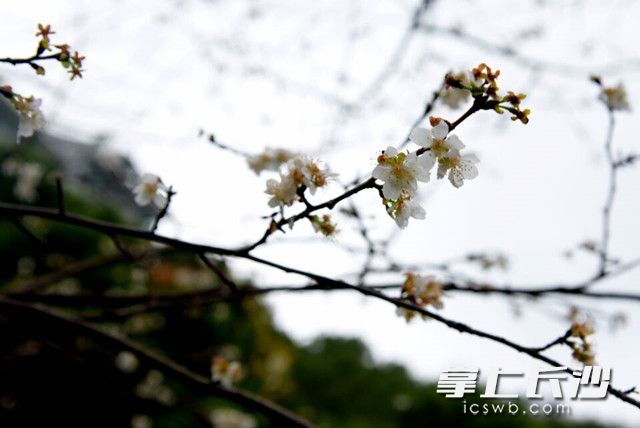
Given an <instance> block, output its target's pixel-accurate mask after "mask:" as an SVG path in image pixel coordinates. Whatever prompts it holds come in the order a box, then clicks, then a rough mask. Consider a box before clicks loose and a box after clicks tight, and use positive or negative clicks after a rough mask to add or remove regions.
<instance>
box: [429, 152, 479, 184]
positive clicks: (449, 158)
mask: <svg viewBox="0 0 640 428" xmlns="http://www.w3.org/2000/svg"><path fill="white" fill-rule="evenodd" d="M478 162H479V159H478V157H477V156H476V155H461V154H460V152H459V151H457V150H454V151H451V152H449V153H447V154H446V155H444V156H442V157H440V158H439V159H438V178H443V177H444V176H445V175H446V174H447V172H449V181H450V182H451V184H453V186H454V187H456V188H459V187H462V185H463V184H464V180H472V179H474V178H476V177H477V176H478V167H477V166H476V164H477V163H478Z"/></svg>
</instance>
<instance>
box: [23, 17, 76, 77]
mask: <svg viewBox="0 0 640 428" xmlns="http://www.w3.org/2000/svg"><path fill="white" fill-rule="evenodd" d="M52 34H55V31H53V30H52V29H51V25H48V24H47V25H42V24H38V31H37V32H36V37H38V38H39V40H38V48H37V51H36V55H35V57H33V59H32V61H30V62H29V65H30V66H31V68H33V69H34V70H35V71H36V73H37V74H38V75H44V73H45V70H44V67H42V66H41V65H39V64H37V63H36V62H35V61H37V60H38V59H43V56H42V54H43V53H45V52H53V54H52V55H51V56H48V57H46V58H54V59H57V60H58V61H59V62H60V64H61V65H62V67H64V68H65V69H66V70H67V71H68V72H69V74H70V75H71V77H70V79H71V80H73V79H75V78H76V77H80V78H82V72H83V71H84V70H83V69H82V61H83V60H84V59H85V57H84V56H82V55H80V54H79V53H78V51H74V52H73V54H71V46H69V45H68V44H66V43H63V44H59V45H52V44H51V40H50V38H49V36H50V35H52ZM52 46H53V47H52ZM53 48H55V49H56V51H54V49H53Z"/></svg>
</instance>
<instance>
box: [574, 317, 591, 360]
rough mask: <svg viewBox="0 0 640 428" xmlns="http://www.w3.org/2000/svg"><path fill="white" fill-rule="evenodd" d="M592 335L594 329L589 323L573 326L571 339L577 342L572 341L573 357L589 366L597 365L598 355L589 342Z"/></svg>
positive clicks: (577, 323) (576, 323)
mask: <svg viewBox="0 0 640 428" xmlns="http://www.w3.org/2000/svg"><path fill="white" fill-rule="evenodd" d="M592 334H593V327H591V326H590V325H589V324H587V323H579V322H575V323H573V324H572V325H571V338H575V340H572V341H570V344H571V347H572V348H573V354H572V356H573V358H575V359H576V360H578V361H580V362H581V363H583V364H584V365H587V366H592V365H595V364H596V361H595V358H596V354H595V351H594V349H593V345H592V344H591V342H590V340H589V336H590V335H592Z"/></svg>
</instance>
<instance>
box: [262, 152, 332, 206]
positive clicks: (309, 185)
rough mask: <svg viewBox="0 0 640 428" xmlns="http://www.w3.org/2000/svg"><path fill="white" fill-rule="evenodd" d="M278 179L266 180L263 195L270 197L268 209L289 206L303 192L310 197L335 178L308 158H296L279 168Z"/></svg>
mask: <svg viewBox="0 0 640 428" xmlns="http://www.w3.org/2000/svg"><path fill="white" fill-rule="evenodd" d="M279 174H280V179H279V180H278V179H274V178H270V179H269V180H267V189H266V190H265V193H266V194H267V195H270V196H271V199H269V206H270V207H281V208H282V207H284V206H291V205H293V203H294V202H296V201H298V200H299V199H300V198H301V197H303V196H302V195H304V192H305V190H307V189H309V192H311V194H312V195H314V194H315V193H316V190H317V189H319V188H321V187H325V186H326V185H327V184H329V180H331V178H333V177H334V176H335V174H332V173H330V172H329V170H328V169H326V168H323V167H321V166H320V164H319V163H318V162H317V161H315V160H313V159H311V158H308V157H296V158H293V159H290V160H289V161H288V162H287V163H286V164H285V165H283V166H281V167H280V168H279Z"/></svg>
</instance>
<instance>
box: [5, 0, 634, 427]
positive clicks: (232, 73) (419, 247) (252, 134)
mask: <svg viewBox="0 0 640 428" xmlns="http://www.w3.org/2000/svg"><path fill="white" fill-rule="evenodd" d="M414 8H415V2H413V1H410V0H406V1H391V0H389V1H379V2H367V1H364V0H361V1H356V0H354V1H349V2H345V1H340V0H323V1H316V2H300V1H295V0H290V1H284V0H282V1H202V0H184V1H178V0H175V1H162V2H161V1H151V0H148V1H142V0H140V1H127V2H125V1H88V0H87V1H73V0H50V1H47V2H42V1H36V0H32V1H28V0H26V1H21V2H20V3H17V2H12V5H11V6H10V7H5V8H3V18H4V19H3V25H2V27H0V36H1V38H2V40H3V43H2V49H3V52H2V53H1V55H2V56H6V55H14V56H23V54H25V53H30V52H31V51H32V49H33V46H34V41H35V38H32V34H33V33H34V27H35V24H36V23H38V22H48V23H51V24H52V25H53V26H54V28H55V30H57V32H58V34H56V35H55V37H56V39H55V40H59V41H65V42H68V43H69V44H71V45H72V46H74V47H77V48H78V49H79V50H80V51H81V52H82V53H83V54H86V56H87V60H86V69H87V71H86V73H85V78H84V79H83V80H81V81H74V82H71V83H69V82H68V81H67V77H66V76H65V74H64V73H63V72H62V70H58V69H56V67H52V66H49V67H48V71H47V76H46V77H45V78H38V77H36V76H34V73H32V72H31V71H30V70H26V69H18V68H16V69H7V68H6V67H5V68H3V70H2V77H1V81H0V83H2V84H5V83H10V84H12V85H13V87H14V88H15V89H16V90H17V91H19V92H21V93H34V94H36V95H37V96H41V97H42V98H43V99H44V101H43V110H44V111H45V113H46V114H47V116H48V117H49V125H48V129H47V130H48V131H49V132H52V133H56V134H59V135H63V136H73V137H74V138H78V139H81V140H83V141H88V142H90V141H93V140H95V139H96V138H98V137H101V136H106V137H107V138H108V140H107V141H108V142H109V147H110V148H111V149H113V150H114V151H120V152H124V153H127V154H129V155H131V156H132V157H133V159H134V160H135V162H136V164H137V165H138V166H139V168H140V171H141V172H153V173H156V174H159V175H160V176H161V177H162V178H163V180H164V181H165V182H167V183H170V184H172V185H173V186H174V187H175V188H176V189H177V190H178V196H176V198H175V200H174V203H173V205H172V213H173V218H172V221H171V222H168V223H167V224H165V225H164V226H163V227H164V229H163V232H164V233H167V234H175V235H177V236H180V237H182V238H185V239H191V240H195V241H198V242H206V243H212V244H216V245H220V246H224V245H226V246H236V245H239V244H242V243H248V242H251V241H252V240H255V239H256V238H257V237H258V236H260V234H261V232H262V231H263V230H264V227H265V223H264V220H263V219H261V218H260V217H261V216H263V215H266V214H269V212H270V211H269V209H268V207H267V205H266V202H267V197H266V195H264V194H263V190H264V181H265V177H256V176H255V175H254V174H253V173H252V172H251V171H249V170H248V169H247V168H246V163H245V162H244V161H243V160H242V159H240V158H238V157H236V156H234V155H232V154H230V153H226V152H222V151H220V150H218V149H216V148H215V147H212V146H210V145H208V144H207V143H206V141H205V140H203V139H198V138H197V133H198V129H200V128H204V129H205V130H207V131H210V132H213V133H215V134H216V136H217V137H218V138H219V139H220V140H221V141H224V142H225V143H227V144H230V145H233V146H235V147H237V148H239V149H241V150H244V151H248V152H256V153H257V152H259V151H261V150H262V149H263V148H264V147H265V146H270V147H286V148H290V149H294V150H296V151H304V152H309V153H311V154H314V155H316V156H319V157H321V158H322V159H323V160H326V162H327V163H328V164H329V165H330V167H331V169H332V170H333V171H335V172H337V173H339V174H340V176H341V178H343V179H344V180H345V181H348V180H351V179H353V178H354V177H355V176H357V175H358V174H362V173H369V172H370V170H371V169H372V168H373V165H374V162H375V157H376V151H378V150H381V149H384V148H386V147H387V146H388V145H395V144H398V143H399V142H401V141H402V140H403V138H404V136H405V135H406V133H407V132H408V130H409V126H410V124H411V123H412V122H413V121H414V120H415V118H416V117H417V116H419V114H420V112H421V109H422V108H423V105H424V102H425V100H426V99H428V98H429V96H430V94H431V92H432V91H433V90H435V89H436V88H437V87H438V85H439V82H440V80H441V78H442V76H443V75H444V73H445V72H447V71H448V70H461V69H469V68H471V67H473V66H475V65H477V64H478V63H479V62H486V63H488V64H489V65H491V66H494V67H495V68H500V69H501V71H502V74H501V76H500V79H501V81H502V85H501V87H502V88H504V89H513V90H515V91H524V92H526V93H527V94H529V97H528V98H527V100H526V104H527V106H529V107H530V108H531V109H532V111H533V113H532V119H531V122H530V123H529V124H528V125H526V126H523V125H521V124H519V123H513V122H511V121H510V120H509V119H508V117H506V116H505V117H499V116H498V115H496V114H494V113H490V112H483V113H480V114H478V115H476V116H474V117H472V118H471V119H469V120H468V121H467V122H465V123H464V124H463V125H462V126H460V127H459V128H458V129H457V130H456V134H457V135H458V136H459V137H460V138H461V139H462V141H463V142H464V143H465V144H466V145H467V147H468V148H469V149H470V150H472V151H473V152H474V153H476V154H477V155H478V156H479V158H480V160H481V163H480V164H479V169H480V176H479V177H478V178H477V179H476V180H473V181H472V182H469V183H467V184H465V185H464V186H463V187H462V188H461V189H454V188H453V187H452V186H450V185H449V183H448V182H446V181H442V182H431V183H428V184H427V185H424V186H421V187H422V189H423V191H422V192H423V193H421V196H422V197H423V200H424V206H425V208H426V210H427V218H426V219H425V220H424V221H412V222H411V223H410V225H409V227H408V228H407V229H406V230H404V231H403V232H401V233H400V234H399V236H398V237H397V239H396V240H395V241H394V243H393V246H392V250H393V254H394V256H395V257H396V258H397V259H399V260H402V261H407V262H417V263H419V262H438V261H444V260H447V259H449V258H452V257H456V256H460V255H463V254H466V253H468V252H470V251H483V250H489V251H502V252H505V253H506V254H508V255H509V257H510V260H511V267H510V270H509V271H508V272H506V273H491V274H486V273H483V272H480V271H476V270H473V269H466V270H465V269H464V268H463V271H464V272H466V273H469V274H473V275H474V276H475V277H477V278H481V279H485V280H487V281H491V282H492V283H495V284H498V285H501V284H504V285H507V284H508V285H514V286H517V285H530V286H536V285H538V284H539V285H549V284H558V283H562V284H564V283H569V284H570V283H576V282H579V281H581V280H584V279H586V278H587V277H589V276H590V275H592V274H593V273H594V271H595V269H596V268H597V260H596V259H595V258H594V257H592V256H590V255H587V254H584V253H580V252H578V253H576V256H575V257H573V258H572V259H567V258H565V257H563V253H564V252H565V251H566V250H569V249H575V247H576V246H577V245H578V243H580V242H582V241H584V240H585V239H598V237H599V236H600V233H601V230H600V224H601V210H602V205H603V203H604V198H605V191H606V186H607V181H606V179H607V178H606V177H607V168H606V164H605V162H604V149H603V147H604V138H605V134H606V130H607V128H606V126H607V114H606V111H605V109H604V108H603V106H602V105H601V104H599V103H598V102H597V93H598V92H597V88H596V87H595V86H594V85H593V84H592V83H590V82H589V80H588V76H589V74H591V73H592V72H596V73H600V74H601V75H602V77H603V78H604V80H605V82H606V83H610V84H614V83H617V82H618V81H621V80H622V81H624V82H625V84H626V86H627V90H628V93H629V99H630V102H631V104H632V107H635V108H634V111H633V112H631V113H621V114H619V115H618V122H617V127H616V130H615V138H614V148H615V149H614V151H615V152H616V153H618V152H620V153H629V152H634V151H635V152H637V151H638V140H637V137H636V136H637V135H638V134H639V133H640V121H638V116H637V113H636V112H637V110H638V108H640V107H638V104H639V103H637V101H636V100H637V99H638V94H640V84H639V82H638V74H639V73H640V57H638V56H637V51H636V44H635V41H636V40H637V38H638V35H639V34H638V30H637V22H638V18H640V4H639V3H635V2H629V1H612V2H597V1H572V2H546V1H529V2H519V3H518V7H517V8H515V7H514V6H513V2H506V1H504V2H496V1H482V2H480V1H476V2H472V1H459V2H436V3H435V4H434V5H433V6H432V7H431V8H430V9H429V11H428V12H427V13H426V14H425V16H424V18H423V22H424V23H425V24H429V25H437V26H440V27H444V28H459V29H464V31H466V32H468V33H470V34H474V35H476V36H478V37H481V38H482V39H484V40H486V41H487V42H488V44H493V45H496V46H509V47H511V48H513V49H515V50H516V51H517V52H519V54H520V56H516V57H514V56H512V55H505V54H504V52H500V51H498V50H495V49H490V48H487V47H486V46H484V45H482V44H478V43H475V44H474V43H468V42H467V41H462V40H458V39H456V38H454V37H451V36H450V35H449V36H447V35H446V34H440V33H426V32H422V31H417V32H416V33H415V34H414V35H413V37H412V38H410V40H409V42H408V44H407V45H406V49H405V50H404V52H403V53H402V55H399V56H398V57H397V61H394V64H395V65H394V67H393V68H392V69H390V73H389V77H388V79H387V80H385V81H384V84H383V85H382V86H381V87H380V88H379V90H375V91H370V90H368V88H370V87H371V84H372V82H375V81H376V79H377V78H378V76H379V75H380V73H381V72H382V71H384V70H385V69H386V67H387V63H388V61H389V59H390V58H392V57H393V54H394V52H395V49H396V47H397V45H398V43H399V41H400V40H402V38H403V36H404V34H405V31H406V28H407V26H408V23H409V22H410V19H411V15H412V13H413V10H414ZM630 40H631V41H632V43H629V41H630ZM354 103H357V108H353V109H351V110H350V111H349V112H345V109H344V106H345V105H351V104H354ZM434 113H435V114H437V115H442V116H443V117H445V118H449V119H453V118H455V117H457V114H459V113H456V112H454V111H451V110H449V109H447V108H446V107H444V106H442V105H438V107H437V108H436V110H435V111H434ZM638 178H639V171H638V169H637V168H629V169H625V170H622V171H621V173H620V177H619V193H618V197H617V199H616V203H615V207H614V210H613V227H612V240H611V251H612V253H613V254H614V255H615V256H617V257H620V258H621V259H622V260H631V259H633V258H637V257H639V256H640V248H639V246H638V242H639V240H640V217H639V216H638V215H637V212H638V209H639V208H640V203H639V201H638V195H639V194H640V184H639V183H640V181H639V180H638ZM338 192H340V188H339V186H334V187H333V188H330V189H328V190H327V191H325V192H319V193H318V194H317V198H318V200H321V199H324V198H327V197H330V196H332V195H335V194H337V193H338ZM374 193H375V192H374ZM355 201H356V202H357V203H358V206H359V207H360V208H361V209H362V210H363V211H364V212H366V214H367V222H368V224H371V225H372V233H373V234H374V235H375V236H377V237H384V236H387V235H388V234H389V233H390V232H392V231H393V229H394V227H395V225H394V223H393V221H392V220H391V219H389V218H388V217H387V216H386V214H385V213H384V211H383V209H382V207H381V206H380V204H379V199H378V197H377V196H376V195H375V194H362V195H358V196H357V198H356V199H355ZM338 219H340V217H338ZM353 226H354V225H353V224H352V223H351V222H349V221H348V220H345V219H341V223H340V228H341V229H342V233H341V236H340V237H338V238H337V240H336V241H334V242H331V241H329V242H327V241H322V240H318V239H316V240H313V241H308V240H305V238H308V237H310V236H312V233H311V228H310V227H309V225H308V224H303V223H301V224H300V225H299V226H296V228H295V229H294V231H293V232H292V233H289V234H287V236H286V237H284V239H283V238H282V237H278V239H274V240H273V243H271V244H269V245H268V246H266V247H264V248H261V249H259V251H257V254H258V255H260V256H263V257H265V258H269V259H272V260H278V261H280V262H282V263H283V264H287V265H295V266H297V267H300V268H304V269H309V270H312V271H314V272H318V273H322V274H326V275H331V276H340V275H346V274H348V273H350V272H353V271H354V270H356V269H357V266H358V263H359V262H361V261H362V258H361V257H357V256H353V255H352V254H349V253H347V252H345V251H344V250H343V249H342V246H341V244H342V243H347V244H349V245H362V243H361V242H359V241H358V239H357V235H356V234H355V233H354V232H353V231H352V229H353ZM232 267H233V268H235V270H234V272H235V273H236V274H238V275H240V276H243V277H248V278H253V279H254V280H255V282H256V284H258V285H268V284H275V283H279V284H280V283H291V284H303V283H304V282H303V281H302V279H300V278H295V277H292V276H288V275H283V274H279V273H277V272H274V271H272V270H265V269H263V268H259V267H257V266H255V265H251V264H248V263H245V262H243V263H240V262H235V261H234V262H232ZM424 273H429V272H428V271H425V272H424ZM391 278H393V279H395V280H397V281H399V280H400V278H401V277H400V276H395V277H391ZM386 279H389V277H387V278H386ZM638 279H640V273H639V272H632V273H629V274H626V275H623V276H620V277H617V278H616V279H614V280H609V281H605V282H603V283H601V284H598V285H597V286H596V288H597V289H599V290H625V291H633V290H634V289H639V288H640V285H639V284H638ZM638 292H639V293H640V290H638ZM268 301H269V303H270V304H271V306H272V307H273V310H274V315H275V318H276V320H277V322H278V324H279V325H280V326H282V328H283V329H285V330H286V331H287V332H288V333H290V334H291V335H293V336H294V337H296V338H298V339H300V340H303V341H305V340H309V339H311V338H312V337H314V336H315V335H317V334H321V333H332V334H333V333H339V334H348V335H358V336H360V337H362V338H364V339H365V340H366V342H367V343H368V344H369V345H370V346H371V347H372V350H373V352H374V355H375V357H376V358H377V359H379V360H381V361H388V360H396V361H401V362H403V363H405V364H406V365H408V366H409V367H410V368H411V370H412V371H413V372H414V373H415V374H416V375H417V376H419V377H421V378H424V379H431V380H433V379H436V378H437V376H438V374H439V373H440V372H441V371H442V370H444V369H447V368H449V367H452V366H468V367H478V368H480V370H481V373H482V372H484V373H487V372H488V371H489V369H490V368H491V367H496V366H499V367H503V368H508V369H513V370H523V371H524V370H527V369H530V368H537V367H543V365H542V363H539V362H536V361H534V360H531V359H530V358H527V357H524V356H520V355H518V354H516V353H515V352H514V351H512V350H511V349H508V348H505V347H503V346H501V345H498V344H495V343H492V342H488V341H486V340H481V339H477V338H473V337H469V336H468V335H461V334H459V333H457V332H455V331H452V330H450V329H447V328H446V327H443V326H442V325H439V324H437V323H435V322H426V323H424V322H420V321H414V322H413V323H411V324H409V325H407V324H406V323H405V322H404V320H402V319H400V318H398V317H397V316H396V315H395V313H394V308H393V307H392V306H390V305H388V304H385V303H382V302H376V301H373V300H371V299H367V298H364V297H361V296H357V295H354V294H352V293H346V292H336V293H334V294H328V293H327V294H323V293H316V294H305V295H278V296H275V295H274V296H272V297H269V299H268ZM514 303H517V305H515V304H514ZM569 303H570V304H577V305H581V306H584V307H585V308H586V309H589V310H590V311H591V313H592V314H593V315H594V316H596V322H597V324H596V325H597V327H598V334H597V335H596V336H595V343H596V347H597V356H598V361H599V362H600V363H602V364H603V365H605V366H610V367H613V372H614V374H613V380H614V384H615V386H616V387H618V388H620V389H626V388H628V387H631V386H633V385H640V367H638V365H637V358H635V357H637V355H638V353H639V352H640V343H639V342H638V340H637V332H638V331H639V329H640V317H638V307H639V306H638V304H623V303H620V302H599V301H598V302H594V301H587V300H572V301H569ZM567 304H568V303H567V300H566V299H559V298H545V299H544V300H542V301H540V302H537V303H532V302H529V301H527V300H521V299H519V300H513V299H509V300H508V299H506V298H500V297H479V296H467V295H458V294H456V295H450V296H448V297H447V298H446V300H445V307H444V309H443V310H442V313H443V315H445V316H447V317H449V318H451V319H455V320H459V321H464V322H467V323H470V324H472V325H474V326H475V327H478V328H481V329H484V330H487V331H490V332H493V333H496V334H501V335H504V336H506V337H508V338H512V339H514V340H515V341H517V342H521V343H523V344H525V345H532V346H535V345H540V344H542V343H545V342H546V341H548V340H549V339H552V338H554V337H556V336H558V335H560V334H561V333H562V332H563V331H564V330H565V329H566V328H567V326H568V323H567V321H566V320H562V317H563V316H564V315H565V314H566V312H567ZM518 305H519V309H520V310H519V311H518ZM619 311H624V312H625V313H626V314H627V316H628V325H627V327H625V328H624V329H622V330H620V331H618V332H615V333H612V332H610V331H609V330H608V329H607V316H606V315H607V314H609V315H610V314H614V313H617V312H619ZM515 312H521V316H519V317H515V316H514V313H515ZM549 355H550V356H552V357H554V358H557V359H559V360H561V361H564V362H566V363H568V364H570V365H573V366H576V365H577V364H576V363H575V362H574V361H572V360H571V358H570V355H569V351H568V350H567V349H558V350H553V351H551V352H549ZM630 357H633V358H630ZM481 378H482V377H481ZM482 379H484V378H482ZM513 388H514V389H522V388H524V385H513ZM573 410H574V417H579V418H588V417H596V418H602V419H603V420H606V421H610V422H611V421H616V422H619V423H626V424H628V425H631V424H634V425H635V424H636V423H637V421H639V420H640V413H638V410H637V409H635V408H633V407H631V406H629V405H627V404H624V403H622V402H620V401H619V400H617V399H615V398H609V399H608V400H607V401H606V402H598V403H595V404H594V403H586V404H585V403H580V402H577V403H573Z"/></svg>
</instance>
